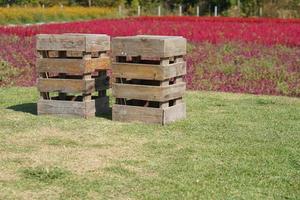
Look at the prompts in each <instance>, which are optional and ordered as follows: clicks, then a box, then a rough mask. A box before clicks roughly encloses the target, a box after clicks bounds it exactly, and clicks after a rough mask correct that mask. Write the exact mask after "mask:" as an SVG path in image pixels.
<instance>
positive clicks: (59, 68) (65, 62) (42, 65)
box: [36, 57, 110, 74]
mask: <svg viewBox="0 0 300 200" xmlns="http://www.w3.org/2000/svg"><path fill="white" fill-rule="evenodd" d="M36 66H37V71H38V72H39V73H42V72H51V73H67V74H83V73H90V72H93V71H95V70H108V69H110V58H109V57H101V58H91V59H65V58H58V59H56V58H38V59H37V61H36Z"/></svg>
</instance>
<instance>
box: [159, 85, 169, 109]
mask: <svg viewBox="0 0 300 200" xmlns="http://www.w3.org/2000/svg"><path fill="white" fill-rule="evenodd" d="M168 85H169V80H164V81H161V82H160V86H168ZM159 107H160V108H167V107H169V101H167V102H159Z"/></svg>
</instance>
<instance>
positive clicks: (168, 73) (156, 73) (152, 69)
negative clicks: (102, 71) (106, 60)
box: [112, 62, 186, 80]
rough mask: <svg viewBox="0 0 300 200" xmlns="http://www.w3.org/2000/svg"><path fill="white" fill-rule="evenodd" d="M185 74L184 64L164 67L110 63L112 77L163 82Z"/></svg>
mask: <svg viewBox="0 0 300 200" xmlns="http://www.w3.org/2000/svg"><path fill="white" fill-rule="evenodd" d="M185 74H186V62H179V63H173V64H169V65H166V66H161V65H149V64H133V63H117V62H114V63H112V75H113V77H120V78H126V79H143V80H165V79H169V78H173V77H176V76H183V75H185Z"/></svg>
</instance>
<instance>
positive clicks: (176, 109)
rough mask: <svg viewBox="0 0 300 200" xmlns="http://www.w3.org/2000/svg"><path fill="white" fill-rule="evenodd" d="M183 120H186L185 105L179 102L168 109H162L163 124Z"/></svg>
mask: <svg viewBox="0 0 300 200" xmlns="http://www.w3.org/2000/svg"><path fill="white" fill-rule="evenodd" d="M185 118H186V105H185V103H182V102H181V103H178V104H176V105H174V106H172V107H168V108H165V109H164V115H163V124H168V123H171V122H175V121H177V120H180V119H185Z"/></svg>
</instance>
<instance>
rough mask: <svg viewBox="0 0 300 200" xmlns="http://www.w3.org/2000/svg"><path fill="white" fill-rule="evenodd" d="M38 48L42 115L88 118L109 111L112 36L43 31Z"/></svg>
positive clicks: (37, 65)
mask: <svg viewBox="0 0 300 200" xmlns="http://www.w3.org/2000/svg"><path fill="white" fill-rule="evenodd" d="M36 48H37V52H38V58H37V61H36V68H37V72H38V74H39V78H38V83H37V87H38V90H39V92H40V94H41V98H40V100H39V101H38V104H37V111H38V114H39V115H41V114H48V115H63V116H65V115H71V116H80V117H85V118H87V117H91V116H95V115H96V114H101V113H105V112H108V111H109V99H108V96H106V90H107V89H108V88H109V78H108V76H107V73H106V72H107V70H108V69H110V58H109V56H108V55H107V52H108V51H109V50H110V37H109V36H107V35H97V34H50V35H48V34H40V35H37V44H36ZM96 93H98V94H96Z"/></svg>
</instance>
